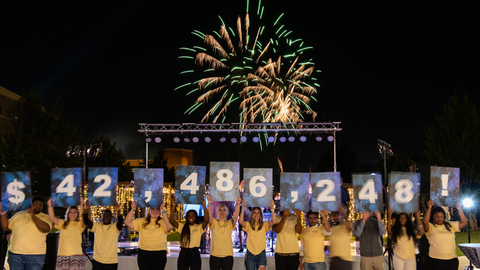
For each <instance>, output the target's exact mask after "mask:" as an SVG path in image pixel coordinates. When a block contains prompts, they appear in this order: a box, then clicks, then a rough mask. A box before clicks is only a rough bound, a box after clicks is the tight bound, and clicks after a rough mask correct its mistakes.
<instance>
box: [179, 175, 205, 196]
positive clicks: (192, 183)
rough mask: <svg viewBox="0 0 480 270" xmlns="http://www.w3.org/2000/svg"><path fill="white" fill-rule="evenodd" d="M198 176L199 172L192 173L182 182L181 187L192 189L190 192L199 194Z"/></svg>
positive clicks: (182, 188)
mask: <svg viewBox="0 0 480 270" xmlns="http://www.w3.org/2000/svg"><path fill="white" fill-rule="evenodd" d="M197 176H198V174H197V173H192V174H190V175H189V176H188V177H187V179H185V181H183V182H182V184H180V189H181V190H190V194H197V191H198V190H199V189H200V187H199V186H198V185H197ZM189 183H190V185H189Z"/></svg>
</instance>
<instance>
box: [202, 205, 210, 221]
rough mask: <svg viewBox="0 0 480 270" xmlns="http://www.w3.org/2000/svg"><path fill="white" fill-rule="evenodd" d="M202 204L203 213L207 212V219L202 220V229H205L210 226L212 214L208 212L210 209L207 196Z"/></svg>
mask: <svg viewBox="0 0 480 270" xmlns="http://www.w3.org/2000/svg"><path fill="white" fill-rule="evenodd" d="M202 204H203V213H205V219H204V220H203V222H202V229H205V228H207V226H208V221H209V220H210V218H209V216H210V214H207V212H208V210H207V203H206V202H205V198H204V199H203V202H202Z"/></svg>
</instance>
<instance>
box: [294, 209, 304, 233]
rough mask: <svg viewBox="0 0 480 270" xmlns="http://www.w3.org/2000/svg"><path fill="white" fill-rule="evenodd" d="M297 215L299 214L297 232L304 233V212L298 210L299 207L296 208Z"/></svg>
mask: <svg viewBox="0 0 480 270" xmlns="http://www.w3.org/2000/svg"><path fill="white" fill-rule="evenodd" d="M294 212H295V215H296V216H297V224H296V225H295V232H297V233H302V230H303V227H302V222H301V221H302V216H303V212H302V211H300V210H298V209H295V211H294Z"/></svg>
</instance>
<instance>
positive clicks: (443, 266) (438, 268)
mask: <svg viewBox="0 0 480 270" xmlns="http://www.w3.org/2000/svg"><path fill="white" fill-rule="evenodd" d="M429 262H430V269H435V270H457V269H458V258H453V259H450V260H440V259H434V258H430V257H429Z"/></svg>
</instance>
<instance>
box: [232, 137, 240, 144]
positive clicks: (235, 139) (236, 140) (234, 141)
mask: <svg viewBox="0 0 480 270" xmlns="http://www.w3.org/2000/svg"><path fill="white" fill-rule="evenodd" d="M230 141H231V142H232V143H237V142H238V139H237V138H235V137H232V138H231V139H230Z"/></svg>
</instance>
